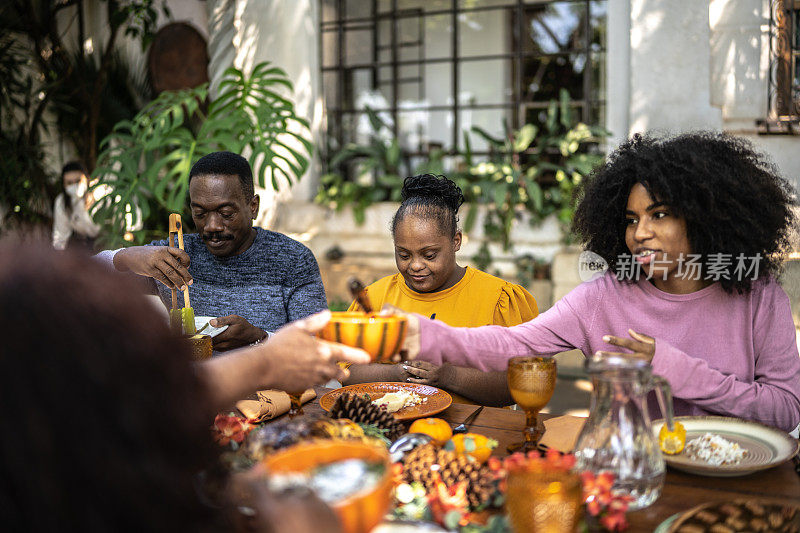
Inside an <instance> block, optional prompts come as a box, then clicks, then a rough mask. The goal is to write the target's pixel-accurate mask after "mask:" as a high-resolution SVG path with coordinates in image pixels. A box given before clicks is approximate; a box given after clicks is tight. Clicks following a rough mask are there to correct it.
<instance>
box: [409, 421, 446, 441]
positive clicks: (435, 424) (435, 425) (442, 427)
mask: <svg viewBox="0 0 800 533" xmlns="http://www.w3.org/2000/svg"><path fill="white" fill-rule="evenodd" d="M408 432H409V433H422V434H424V435H428V436H430V437H431V438H432V439H433V440H434V441H435V442H436V444H438V445H439V446H442V445H444V444H445V443H446V442H447V441H449V440H450V437H452V436H453V430H452V428H450V424H448V423H447V422H445V421H444V420H442V419H441V418H420V419H417V420H414V422H412V423H411V425H410V426H409V427H408Z"/></svg>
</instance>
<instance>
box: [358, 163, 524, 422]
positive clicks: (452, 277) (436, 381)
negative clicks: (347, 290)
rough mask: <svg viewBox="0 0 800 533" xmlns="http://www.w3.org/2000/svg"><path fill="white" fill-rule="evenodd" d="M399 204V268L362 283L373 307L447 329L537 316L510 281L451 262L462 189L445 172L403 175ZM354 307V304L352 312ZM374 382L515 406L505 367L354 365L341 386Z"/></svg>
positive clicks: (396, 251)
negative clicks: (405, 313) (438, 322)
mask: <svg viewBox="0 0 800 533" xmlns="http://www.w3.org/2000/svg"><path fill="white" fill-rule="evenodd" d="M402 198H403V203H402V204H401V205H400V208H399V209H398V210H397V213H396V214H395V216H394V219H393V220H392V236H393V238H394V254H395V262H396V264H397V270H399V272H398V273H397V274H394V275H392V276H386V277H385V278H383V279H380V280H378V281H376V282H375V283H373V284H372V285H370V286H369V287H367V296H368V297H369V300H370V303H371V304H372V308H373V309H380V308H381V307H383V305H384V304H387V303H388V304H391V305H393V306H395V307H399V308H400V309H403V310H405V311H409V312H413V313H419V314H421V315H424V316H428V317H431V318H434V319H437V320H441V321H442V322H445V323H446V324H449V325H451V326H461V327H477V326H486V325H490V324H496V325H501V326H515V325H517V324H521V323H522V322H527V321H528V320H530V319H532V318H534V317H535V316H536V315H537V314H538V313H539V311H538V309H537V307H536V300H535V299H534V298H533V296H532V295H531V293H529V292H528V291H526V290H525V289H524V288H522V287H520V286H519V285H515V284H513V283H509V282H507V281H504V280H502V279H500V278H497V277H495V276H492V275H490V274H487V273H485V272H481V271H480V270H476V269H474V268H471V267H463V266H459V265H458V264H457V263H456V252H457V251H458V250H459V248H460V247H461V232H460V231H459V230H458V209H459V207H460V206H461V204H462V203H463V202H464V196H463V195H462V193H461V189H459V188H458V186H457V185H456V184H455V183H454V182H453V181H451V180H449V179H447V178H446V177H444V176H434V175H431V174H423V175H421V176H414V177H410V178H406V180H405V182H404V183H403V191H402ZM355 309H356V304H355V303H354V304H353V305H352V306H351V310H355ZM373 381H408V382H412V383H423V384H426V385H433V386H436V387H439V388H442V389H445V390H447V391H448V392H450V393H451V394H452V395H453V399H454V400H456V401H461V402H468V403H472V402H475V403H480V404H484V405H493V406H496V405H508V404H512V403H514V400H513V399H512V398H511V395H510V394H509V392H508V385H507V382H506V373H505V372H482V371H480V370H476V369H473V368H467V367H459V366H453V365H449V364H445V365H442V366H436V365H432V364H430V363H427V362H423V361H412V362H407V363H404V364H402V365H394V364H392V365H386V364H372V365H358V366H357V367H355V366H354V367H351V368H350V378H349V379H348V380H347V381H346V382H345V384H346V385H349V384H353V383H365V382H373Z"/></svg>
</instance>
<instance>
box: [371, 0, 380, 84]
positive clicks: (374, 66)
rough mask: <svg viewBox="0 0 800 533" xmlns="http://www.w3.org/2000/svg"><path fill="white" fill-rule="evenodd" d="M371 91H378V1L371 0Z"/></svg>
mask: <svg viewBox="0 0 800 533" xmlns="http://www.w3.org/2000/svg"><path fill="white" fill-rule="evenodd" d="M371 9H372V80H371V81H372V90H373V91H376V90H378V59H380V58H379V57H378V43H379V42H380V40H379V37H380V36H379V35H378V0H372V7H371Z"/></svg>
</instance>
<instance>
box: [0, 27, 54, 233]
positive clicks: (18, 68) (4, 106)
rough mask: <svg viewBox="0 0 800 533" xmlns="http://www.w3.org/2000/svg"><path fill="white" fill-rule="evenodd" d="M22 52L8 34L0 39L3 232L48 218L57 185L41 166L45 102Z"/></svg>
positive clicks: (0, 157)
mask: <svg viewBox="0 0 800 533" xmlns="http://www.w3.org/2000/svg"><path fill="white" fill-rule="evenodd" d="M27 53H28V52H27V51H26V50H25V48H24V47H23V46H22V45H21V44H20V43H19V42H18V41H17V40H16V39H15V38H14V37H13V36H12V35H8V34H6V35H3V36H2V37H0V203H2V204H4V207H5V208H6V209H7V212H6V213H4V215H3V217H2V219H0V228H2V229H3V230H7V229H17V228H20V227H28V226H32V225H37V224H46V223H48V222H49V220H50V216H49V214H48V213H49V211H50V205H51V203H52V200H53V199H54V198H55V195H56V190H57V187H56V185H55V184H54V181H55V176H53V175H52V174H51V173H49V172H48V171H47V169H46V168H45V166H44V161H43V159H44V156H43V145H42V143H41V141H40V133H41V127H42V121H41V118H42V114H43V113H44V110H45V107H46V102H45V101H43V100H42V99H41V98H39V97H38V96H37V93H38V90H37V83H36V81H35V80H34V76H33V73H32V72H30V69H29V68H28V57H27Z"/></svg>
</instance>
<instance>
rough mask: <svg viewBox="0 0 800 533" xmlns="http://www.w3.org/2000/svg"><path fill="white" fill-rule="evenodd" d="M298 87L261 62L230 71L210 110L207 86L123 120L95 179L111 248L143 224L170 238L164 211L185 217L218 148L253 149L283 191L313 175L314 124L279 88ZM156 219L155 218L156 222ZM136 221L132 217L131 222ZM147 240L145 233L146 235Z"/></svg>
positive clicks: (259, 170)
mask: <svg viewBox="0 0 800 533" xmlns="http://www.w3.org/2000/svg"><path fill="white" fill-rule="evenodd" d="M282 89H285V90H288V91H291V90H292V84H291V82H290V81H289V80H288V78H287V76H286V73H285V72H284V71H283V70H281V69H279V68H276V67H271V66H270V65H269V63H266V62H265V63H260V64H258V65H256V67H255V68H254V69H253V72H252V74H251V75H250V76H249V77H247V76H245V75H244V73H242V72H241V71H240V70H238V69H235V68H229V69H228V70H226V71H225V78H224V81H223V82H222V83H221V84H220V88H219V95H218V96H217V98H216V99H214V100H212V101H211V102H210V103H209V104H208V106H207V109H208V110H207V113H204V107H205V102H206V101H207V99H208V86H207V84H204V85H201V86H200V87H197V88H195V89H186V90H182V91H176V92H164V93H162V94H161V95H160V96H159V97H158V98H156V99H155V100H153V101H152V102H151V103H150V104H149V105H148V106H147V107H145V108H144V109H143V110H142V111H141V112H139V113H138V114H137V115H136V116H135V117H134V118H133V120H129V121H128V120H124V121H122V122H120V123H118V124H117V125H116V126H115V128H114V131H113V132H112V133H111V134H110V135H108V136H107V137H106V138H105V139H104V140H103V142H102V143H101V144H100V148H101V150H102V152H101V153H100V156H99V158H98V167H97V168H96V169H95V172H94V176H96V177H98V178H99V179H100V182H99V183H98V185H97V187H100V188H101V189H100V190H102V191H103V197H102V198H101V199H100V201H98V204H97V206H98V207H97V209H96V210H95V213H94V215H95V219H96V220H100V221H104V222H105V223H106V224H108V225H109V231H108V232H107V234H108V235H109V236H110V239H109V242H108V243H106V244H107V245H111V246H115V245H122V244H124V242H123V241H122V235H123V234H124V232H125V228H126V226H127V225H128V224H136V223H137V222H138V221H139V214H138V213H137V208H138V209H141V218H142V219H144V222H145V229H144V230H143V231H144V232H147V231H156V232H159V231H160V234H161V235H163V234H164V233H165V231H166V229H165V227H166V217H165V216H164V214H165V213H170V212H178V213H184V215H185V216H186V217H187V218H188V211H187V205H186V195H187V191H188V187H189V171H190V169H191V167H192V165H193V164H194V163H195V162H196V161H197V160H198V159H200V158H201V157H202V156H204V155H206V154H208V153H210V152H213V151H217V150H229V151H231V152H234V153H243V152H249V153H250V154H251V155H250V158H249V159H250V164H251V166H252V167H253V173H254V177H255V178H256V179H257V182H258V183H259V185H260V186H262V187H264V186H265V184H266V182H267V181H269V182H270V183H271V185H272V187H273V188H275V189H277V188H278V186H279V183H280V181H281V180H286V181H288V182H289V183H290V184H291V183H292V182H293V181H296V180H297V179H299V178H300V177H301V176H302V175H303V174H304V173H305V171H306V170H307V168H308V165H309V160H310V157H311V153H312V151H313V147H312V145H311V142H310V141H309V140H308V122H307V121H306V120H305V119H303V118H301V117H298V116H297V115H296V114H295V111H294V104H293V103H292V101H291V100H289V99H288V98H286V97H284V96H282V95H281V94H280V93H279V92H278V91H279V90H282ZM151 215H156V216H154V217H152V218H151ZM128 219H130V220H128ZM139 237H140V240H141V235H140V236H139Z"/></svg>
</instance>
